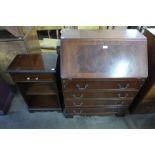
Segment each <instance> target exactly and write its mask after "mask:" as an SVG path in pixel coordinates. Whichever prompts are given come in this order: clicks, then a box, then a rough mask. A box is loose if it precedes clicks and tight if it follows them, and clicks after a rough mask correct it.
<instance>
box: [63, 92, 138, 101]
mask: <svg viewBox="0 0 155 155" xmlns="http://www.w3.org/2000/svg"><path fill="white" fill-rule="evenodd" d="M136 94H137V91H113V92H111V91H104V92H102V91H94V92H93V91H92V92H88V91H83V92H79V91H75V92H64V97H65V99H68V98H70V99H73V100H78V99H83V98H119V99H126V98H133V97H134V96H135V95H136Z"/></svg>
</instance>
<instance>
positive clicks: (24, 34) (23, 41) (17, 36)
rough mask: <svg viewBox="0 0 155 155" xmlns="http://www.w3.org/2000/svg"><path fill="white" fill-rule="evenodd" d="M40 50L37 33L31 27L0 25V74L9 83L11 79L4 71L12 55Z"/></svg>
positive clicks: (11, 82) (38, 51) (12, 57)
mask: <svg viewBox="0 0 155 155" xmlns="http://www.w3.org/2000/svg"><path fill="white" fill-rule="evenodd" d="M40 52H41V50H40V46H39V41H38V37H37V33H36V31H34V28H33V27H20V26H1V27H0V75H1V77H2V78H3V79H5V81H7V82H8V83H9V84H13V81H12V79H11V77H10V76H9V75H8V74H7V73H6V72H5V71H6V69H7V67H8V65H9V64H10V63H11V61H12V60H13V59H14V57H15V56H16V55H17V54H22V53H40Z"/></svg>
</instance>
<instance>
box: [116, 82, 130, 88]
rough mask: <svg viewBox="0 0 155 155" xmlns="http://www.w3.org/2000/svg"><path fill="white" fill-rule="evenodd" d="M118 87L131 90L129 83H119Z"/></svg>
mask: <svg viewBox="0 0 155 155" xmlns="http://www.w3.org/2000/svg"><path fill="white" fill-rule="evenodd" d="M118 87H119V89H127V88H129V83H123V84H121V83H118Z"/></svg>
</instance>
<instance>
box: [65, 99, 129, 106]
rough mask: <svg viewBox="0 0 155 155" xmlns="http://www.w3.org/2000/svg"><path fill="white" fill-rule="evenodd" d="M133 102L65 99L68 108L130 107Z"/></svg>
mask: <svg viewBox="0 0 155 155" xmlns="http://www.w3.org/2000/svg"><path fill="white" fill-rule="evenodd" d="M131 102H132V100H112V99H110V100H108V99H105V100H103V99H83V100H72V99H68V100H66V99H65V105H66V107H102V106H116V107H117V106H129V105H130V104H131Z"/></svg>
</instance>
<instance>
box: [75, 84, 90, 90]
mask: <svg viewBox="0 0 155 155" xmlns="http://www.w3.org/2000/svg"><path fill="white" fill-rule="evenodd" d="M76 88H77V89H78V90H85V89H86V88H88V84H86V85H85V86H84V87H81V86H80V85H79V84H76Z"/></svg>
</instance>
